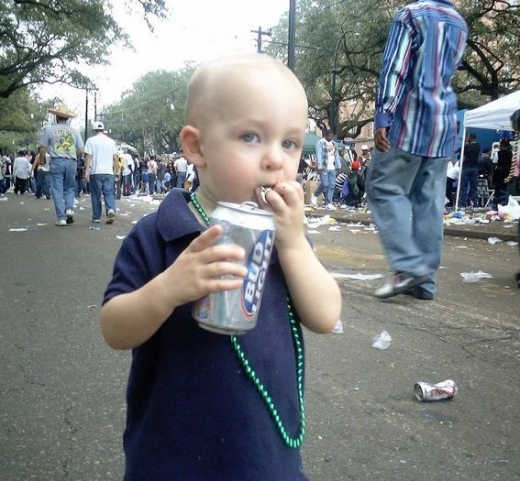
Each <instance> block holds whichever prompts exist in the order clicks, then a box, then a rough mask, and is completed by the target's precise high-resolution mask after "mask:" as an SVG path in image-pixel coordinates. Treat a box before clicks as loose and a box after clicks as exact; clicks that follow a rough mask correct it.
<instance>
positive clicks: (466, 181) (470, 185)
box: [459, 163, 478, 207]
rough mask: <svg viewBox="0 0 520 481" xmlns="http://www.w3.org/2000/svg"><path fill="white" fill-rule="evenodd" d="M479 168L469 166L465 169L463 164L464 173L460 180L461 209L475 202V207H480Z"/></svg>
mask: <svg viewBox="0 0 520 481" xmlns="http://www.w3.org/2000/svg"><path fill="white" fill-rule="evenodd" d="M477 184H478V166H476V165H468V166H466V167H464V163H463V164H462V173H461V179H460V193H459V195H460V202H459V204H460V207H469V205H470V202H473V207H477V206H478V194H477Z"/></svg>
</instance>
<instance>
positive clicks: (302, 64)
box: [268, 0, 520, 137]
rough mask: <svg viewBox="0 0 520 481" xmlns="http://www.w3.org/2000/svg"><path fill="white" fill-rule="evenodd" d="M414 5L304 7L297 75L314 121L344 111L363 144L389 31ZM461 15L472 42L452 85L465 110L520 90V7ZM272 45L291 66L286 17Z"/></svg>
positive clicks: (471, 1)
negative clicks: (407, 7)
mask: <svg viewBox="0 0 520 481" xmlns="http://www.w3.org/2000/svg"><path fill="white" fill-rule="evenodd" d="M408 3H409V1H407V0H386V1H380V0H349V1H347V0H339V1H338V0H318V1H315V0H300V1H299V2H298V12H297V19H298V24H297V28H296V44H297V45H296V74H297V75H298V77H299V78H300V80H301V81H302V83H303V85H304V87H305V89H306V92H307V96H308V98H309V105H310V108H309V115H310V117H311V118H313V119H314V120H315V121H316V122H317V124H318V125H319V126H321V127H322V128H325V125H330V121H329V119H330V118H331V116H332V114H334V113H337V112H339V111H340V110H342V112H343V115H342V116H341V118H340V121H339V123H338V126H339V128H338V129H336V130H337V133H338V134H339V135H349V136H351V137H356V135H359V132H360V130H361V127H362V126H363V125H365V124H367V123H369V122H372V121H373V114H374V112H373V108H374V107H373V106H374V100H375V94H376V91H377V82H378V78H379V72H380V69H381V61H382V53H383V49H384V46H385V44H386V40H387V37H388V32H389V28H390V24H391V21H392V18H393V16H394V14H395V12H396V11H397V9H398V8H400V7H402V6H403V5H405V4H408ZM458 9H459V11H460V12H461V14H462V15H463V16H464V18H465V19H466V21H467V23H468V26H469V38H468V44H467V48H466V53H465V55H464V59H463V62H462V64H461V66H460V68H459V72H458V73H457V75H456V77H455V79H454V82H453V85H454V89H455V91H456V92H457V93H458V94H459V104H460V105H461V107H462V106H463V107H466V108H474V107H477V106H479V105H482V104H484V103H486V102H487V101H489V100H493V99H495V98H498V96H499V95H502V94H507V93H510V92H511V91H514V90H516V89H518V88H519V86H520V56H519V55H518V45H519V43H520V42H519V40H520V12H519V9H520V6H519V2H512V1H509V2H508V1H506V0H477V1H475V0H460V2H458ZM272 39H273V42H272V44H271V45H270V46H269V47H268V52H269V53H270V54H271V55H273V56H275V57H277V58H281V59H286V51H287V48H286V46H285V45H284V43H285V41H286V39H287V19H286V18H285V19H283V20H282V21H281V22H280V24H279V25H278V26H277V27H276V28H274V29H273V32H272ZM334 65H336V69H334ZM333 70H334V72H333ZM333 77H334V78H333ZM334 84H335V88H334V92H333V85H334ZM340 107H341V108H340ZM345 111H346V112H347V113H348V115H345Z"/></svg>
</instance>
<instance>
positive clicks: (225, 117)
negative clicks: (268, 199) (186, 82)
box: [199, 70, 307, 203]
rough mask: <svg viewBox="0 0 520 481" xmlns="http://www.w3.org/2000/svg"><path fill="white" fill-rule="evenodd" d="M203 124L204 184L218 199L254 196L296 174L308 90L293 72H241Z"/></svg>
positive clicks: (240, 199) (237, 200)
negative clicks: (297, 85)
mask: <svg viewBox="0 0 520 481" xmlns="http://www.w3.org/2000/svg"><path fill="white" fill-rule="evenodd" d="M235 83H236V85H235V87H234V88H231V89H227V92H225V93H224V95H222V97H221V98H220V99H219V102H218V105H216V106H215V109H214V110H213V112H212V113H211V115H210V116H211V120H210V121H208V122H207V123H206V124H205V128H202V129H201V146H202V152H203V154H204V160H205V167H204V168H203V169H199V176H200V180H201V188H202V189H203V191H204V194H205V196H206V197H207V198H210V199H212V200H213V201H215V202H218V201H227V202H235V203H242V202H245V201H251V200H252V201H254V200H255V199H256V197H255V194H254V192H255V189H256V188H257V187H261V186H266V187H271V186H274V185H275V184H276V183H277V182H279V181H281V180H294V179H295V178H296V173H297V169H298V164H299V161H300V156H301V150H302V147H303V141H304V136H305V127H306V124H307V101H306V98H305V94H304V92H303V90H302V89H301V88H300V89H298V88H295V81H294V79H292V78H287V74H286V73H285V74H283V73H278V72H274V74H273V72H272V71H271V72H267V73H263V72H262V71H258V70H255V71H254V72H246V73H244V75H243V76H240V78H239V79H238V81H237V82H235Z"/></svg>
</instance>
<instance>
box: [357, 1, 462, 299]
mask: <svg viewBox="0 0 520 481" xmlns="http://www.w3.org/2000/svg"><path fill="white" fill-rule="evenodd" d="M467 33H468V28H467V25H466V23H465V21H464V19H463V18H462V17H461V15H460V14H459V13H457V11H456V10H455V9H454V7H453V4H452V2H451V1H449V0H419V1H417V2H413V3H411V4H409V5H407V6H405V7H404V8H402V9H401V10H399V11H398V12H397V14H396V15H395V17H394V20H393V23H392V26H391V29H390V34H389V38H388V40H387V44H386V48H385V52H384V56H383V66H382V71H381V74H380V79H379V89H378V94H377V98H376V114H375V135H374V142H375V147H376V148H375V149H374V151H373V153H372V161H371V163H370V166H369V168H368V174H367V175H368V177H367V194H368V200H369V203H370V207H371V209H372V215H373V217H374V220H375V222H376V224H377V226H378V229H379V232H380V234H381V240H382V243H383V246H384V248H385V251H386V253H387V256H388V259H389V262H390V264H391V266H392V269H393V271H394V275H393V277H392V279H391V280H390V281H389V282H388V283H387V284H385V285H384V286H382V287H381V288H379V289H377V290H376V291H375V293H374V295H375V296H376V297H379V298H381V299H384V298H388V297H392V296H395V295H397V294H400V293H404V294H411V295H413V296H414V297H415V298H417V299H423V300H429V299H433V298H434V297H435V295H436V293H437V286H436V272H437V269H438V268H439V265H440V261H441V254H442V243H443V213H444V200H445V198H444V196H445V189H446V169H447V164H448V159H449V158H450V156H452V155H453V153H454V150H455V140H456V134H457V128H456V119H455V113H456V108H457V99H456V95H455V93H454V92H453V90H452V88H451V85H450V83H451V79H452V77H453V75H454V74H455V71H456V70H457V66H458V64H459V63H460V61H461V59H462V54H463V52H464V48H465V44H466V39H467Z"/></svg>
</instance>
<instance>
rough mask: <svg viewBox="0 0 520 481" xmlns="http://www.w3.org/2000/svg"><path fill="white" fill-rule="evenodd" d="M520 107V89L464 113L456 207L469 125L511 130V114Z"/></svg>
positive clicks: (456, 205)
mask: <svg viewBox="0 0 520 481" xmlns="http://www.w3.org/2000/svg"><path fill="white" fill-rule="evenodd" d="M518 109H520V91H518V92H513V93H512V94H509V95H506V96H505V97H502V98H499V99H498V100H494V101H493V102H489V103H488V104H486V105H482V106H481V107H478V108H476V109H473V110H468V111H467V112H465V114H464V126H463V131H462V148H461V152H460V159H461V161H460V171H459V182H458V185H457V197H456V201H455V209H456V210H457V209H458V207H459V197H460V184H461V177H462V163H463V159H464V142H465V139H466V129H467V128H468V127H473V128H479V129H490V130H511V129H512V126H511V115H513V113H514V112H515V111H516V110H518Z"/></svg>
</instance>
